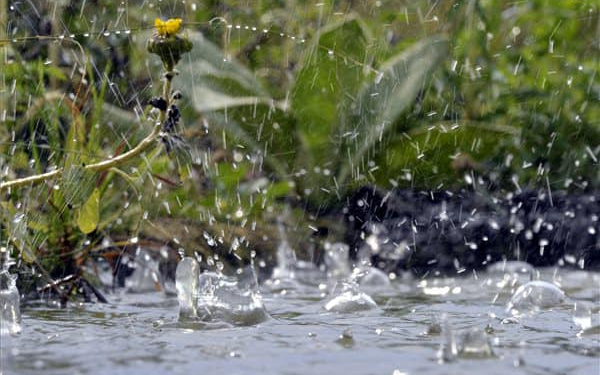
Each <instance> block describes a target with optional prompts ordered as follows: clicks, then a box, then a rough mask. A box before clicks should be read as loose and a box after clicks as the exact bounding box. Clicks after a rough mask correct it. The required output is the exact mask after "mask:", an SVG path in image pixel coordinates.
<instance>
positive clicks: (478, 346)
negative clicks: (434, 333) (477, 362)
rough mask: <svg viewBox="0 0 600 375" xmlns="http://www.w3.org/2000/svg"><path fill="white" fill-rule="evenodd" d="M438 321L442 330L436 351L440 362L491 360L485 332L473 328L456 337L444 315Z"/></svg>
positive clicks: (491, 350) (492, 353)
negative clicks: (472, 359)
mask: <svg viewBox="0 0 600 375" xmlns="http://www.w3.org/2000/svg"><path fill="white" fill-rule="evenodd" d="M440 321H441V330H442V343H441V344H440V349H439V351H438V358H439V361H440V362H442V363H444V362H452V361H454V360H456V359H457V358H491V357H494V356H495V354H494V351H493V349H492V344H491V341H490V337H489V335H488V333H487V332H486V330H484V329H481V328H479V327H473V328H470V329H467V330H464V331H462V332H460V333H459V334H458V335H456V334H455V332H454V329H453V328H452V324H450V321H449V320H448V317H447V316H446V315H445V314H444V315H442V317H441V318H440Z"/></svg>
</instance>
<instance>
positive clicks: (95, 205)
mask: <svg viewBox="0 0 600 375" xmlns="http://www.w3.org/2000/svg"><path fill="white" fill-rule="evenodd" d="M99 221H100V191H99V190H98V189H94V192H93V193H92V195H90V197H89V199H88V200H87V202H85V204H84V205H83V206H82V207H81V209H80V210H79V217H78V218H77V226H78V227H79V229H80V230H81V231H82V232H83V233H85V234H88V233H91V232H93V231H94V230H95V229H96V227H97V226H98V222H99Z"/></svg>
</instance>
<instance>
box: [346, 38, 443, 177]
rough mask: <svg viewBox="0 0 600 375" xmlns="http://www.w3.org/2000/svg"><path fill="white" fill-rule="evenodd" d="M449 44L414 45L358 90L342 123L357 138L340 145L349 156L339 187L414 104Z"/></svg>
mask: <svg viewBox="0 0 600 375" xmlns="http://www.w3.org/2000/svg"><path fill="white" fill-rule="evenodd" d="M448 45H449V44H448V41H447V40H446V39H445V38H441V37H432V38H427V39H424V40H422V41H419V42H417V43H415V44H414V45H412V46H411V47H409V48H408V49H407V50H406V51H404V52H402V53H400V54H398V55H396V56H394V57H392V58H391V59H389V60H388V61H387V62H385V63H384V64H383V65H382V67H381V69H380V73H379V75H378V76H377V77H376V78H375V80H374V81H373V82H370V83H369V84H367V85H365V86H364V87H363V88H362V89H361V91H360V93H359V95H358V98H357V100H356V101H355V107H354V110H353V111H352V114H351V116H350V118H349V120H347V121H344V122H343V123H345V124H348V125H350V126H352V129H350V128H349V129H347V130H348V131H351V132H352V133H353V134H355V135H356V136H353V137H349V139H351V140H350V141H348V142H347V143H345V144H344V145H343V154H344V155H348V157H347V158H345V159H344V161H345V164H344V165H343V167H342V168H341V170H340V173H339V175H338V182H339V183H340V184H343V183H344V182H345V180H346V178H347V177H348V176H349V174H350V173H351V171H354V170H356V169H357V167H358V166H360V165H361V164H363V162H364V158H365V154H366V153H367V152H368V151H371V150H373V149H374V148H375V146H376V145H377V144H379V143H381V141H382V140H383V136H384V135H385V134H386V133H387V132H388V131H389V130H390V129H391V128H392V125H394V124H395V123H396V121H397V120H398V118H399V116H400V115H401V114H402V113H403V112H404V111H405V110H406V108H408V107H409V106H410V105H411V104H412V103H413V102H414V100H415V98H416V97H417V95H418V93H419V91H420V90H421V89H422V87H423V86H424V84H425V82H426V80H427V79H428V78H429V76H430V75H431V73H432V72H433V71H434V70H435V69H436V68H437V67H438V66H439V65H440V63H441V62H442V61H443V60H444V58H445V57H446V56H448ZM342 131H343V132H345V130H344V129H342Z"/></svg>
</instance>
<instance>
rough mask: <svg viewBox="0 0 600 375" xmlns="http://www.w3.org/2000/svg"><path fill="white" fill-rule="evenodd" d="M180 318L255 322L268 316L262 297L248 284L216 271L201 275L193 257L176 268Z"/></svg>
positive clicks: (238, 323) (225, 321)
mask: <svg viewBox="0 0 600 375" xmlns="http://www.w3.org/2000/svg"><path fill="white" fill-rule="evenodd" d="M176 288H177V299H178V302H179V319H180V320H184V321H185V320H199V321H202V322H216V323H227V324H233V325H236V326H245V325H254V324H258V323H260V322H263V321H265V320H267V319H268V318H269V314H268V313H267V311H266V310H265V307H264V305H263V302H262V297H261V296H260V294H259V293H258V291H256V290H255V288H253V287H251V286H248V285H246V286H243V285H240V282H239V281H238V280H237V279H236V278H231V277H226V276H225V275H222V274H218V273H210V272H205V273H203V274H200V266H199V265H198V262H197V261H196V260H195V259H193V258H184V259H183V260H182V261H181V262H179V264H178V265H177V270H176Z"/></svg>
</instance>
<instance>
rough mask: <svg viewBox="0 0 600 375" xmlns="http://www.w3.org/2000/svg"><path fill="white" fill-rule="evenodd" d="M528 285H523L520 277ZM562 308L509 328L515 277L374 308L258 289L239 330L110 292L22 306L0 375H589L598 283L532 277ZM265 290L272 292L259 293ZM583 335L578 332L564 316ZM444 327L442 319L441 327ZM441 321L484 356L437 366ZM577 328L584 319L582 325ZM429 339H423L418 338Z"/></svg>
mask: <svg viewBox="0 0 600 375" xmlns="http://www.w3.org/2000/svg"><path fill="white" fill-rule="evenodd" d="M528 277H529V276H527V278H528ZM540 278H541V279H543V280H546V281H553V282H555V283H559V284H560V285H561V287H562V289H563V290H564V291H565V292H566V294H567V296H568V298H567V300H566V301H565V302H564V303H562V304H561V305H559V306H556V307H554V308H552V309H548V310H543V311H540V312H538V313H533V314H532V315H531V316H529V315H525V316H522V317H519V318H514V317H512V316H511V314H510V313H509V312H506V311H505V308H506V303H507V301H508V300H509V299H510V296H511V294H512V292H514V290H515V289H516V288H517V286H518V285H520V284H522V283H523V282H525V281H526V280H523V275H521V276H516V275H512V276H510V275H505V274H502V273H479V274H477V275H472V276H469V277H462V278H447V279H426V280H414V279H408V280H407V279H406V278H405V279H404V280H402V281H400V280H399V279H396V280H394V281H393V282H392V284H391V286H387V287H381V288H376V289H372V288H371V289H369V288H364V289H363V291H365V292H367V293H369V294H370V295H371V296H372V297H373V299H374V300H375V301H376V302H377V304H378V306H379V307H378V308H377V309H373V310H369V311H362V312H356V313H332V312H327V311H326V310H325V309H324V305H325V304H326V303H327V301H328V300H330V299H331V295H329V294H328V289H327V288H324V287H321V288H318V287H315V286H301V285H299V286H298V287H297V288H296V289H287V290H285V291H283V292H282V291H281V290H276V289H273V288H267V287H266V286H264V285H263V286H262V287H261V292H262V296H263V299H264V303H265V306H266V308H267V310H268V311H269V313H270V314H271V316H272V319H269V320H268V321H266V322H263V323H261V324H259V325H256V326H250V327H231V326H226V325H224V324H218V323H211V324H208V325H206V324H204V325H202V324H195V323H178V306H177V299H176V297H175V296H166V295H164V294H163V293H160V292H149V293H125V292H120V293H115V294H112V295H109V297H110V298H109V299H110V302H111V303H110V304H79V305H71V306H69V307H68V308H66V309H59V308H56V307H55V306H49V305H48V304H45V303H40V304H37V305H28V306H24V307H23V322H22V325H23V329H22V332H21V334H20V335H18V336H14V337H11V336H8V337H6V336H5V337H2V372H3V374H44V375H49V374H107V375H108V374H110V375H116V374H143V375H148V374H165V373H170V374H186V375H188V374H194V373H205V374H217V373H218V374H306V373H307V372H309V371H310V372H311V373H314V374H325V373H327V374H420V375H422V374H437V373H446V374H464V373H485V374H487V375H491V374H508V373H510V374H581V375H587V374H597V373H598V371H599V369H600V327H599V326H598V325H597V324H598V320H599V319H598V314H599V312H598V311H599V309H600V303H599V295H600V275H598V274H593V273H587V272H582V271H581V272H580V271H566V270H560V271H558V272H557V271H555V270H553V269H547V270H543V271H542V272H541V276H540ZM269 290H272V291H269ZM574 303H578V306H580V314H579V315H581V314H582V313H581V306H584V307H585V308H586V309H587V310H585V311H590V312H591V313H592V314H593V315H590V316H585V313H584V314H583V315H584V318H590V319H591V321H592V327H591V328H588V329H587V331H584V332H582V329H581V328H580V326H578V325H577V324H575V323H574V320H573V305H574ZM444 316H445V318H443V317H444ZM443 319H445V321H447V322H448V323H449V325H450V326H451V327H452V333H453V335H454V336H455V337H456V338H457V340H460V335H461V332H464V331H465V330H469V329H473V328H479V329H481V330H486V331H487V332H489V334H488V335H487V336H486V340H489V342H490V344H491V347H492V350H493V355H492V356H484V357H483V358H477V357H473V356H465V355H460V354H459V355H458V356H457V357H456V358H454V359H453V360H451V361H443V360H441V359H440V355H439V351H440V345H441V343H442V342H443V341H444V335H443V334H440V333H439V330H438V329H436V327H437V324H436V323H440V322H441V321H442V320H443ZM584 320H585V319H584ZM428 331H429V333H428Z"/></svg>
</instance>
